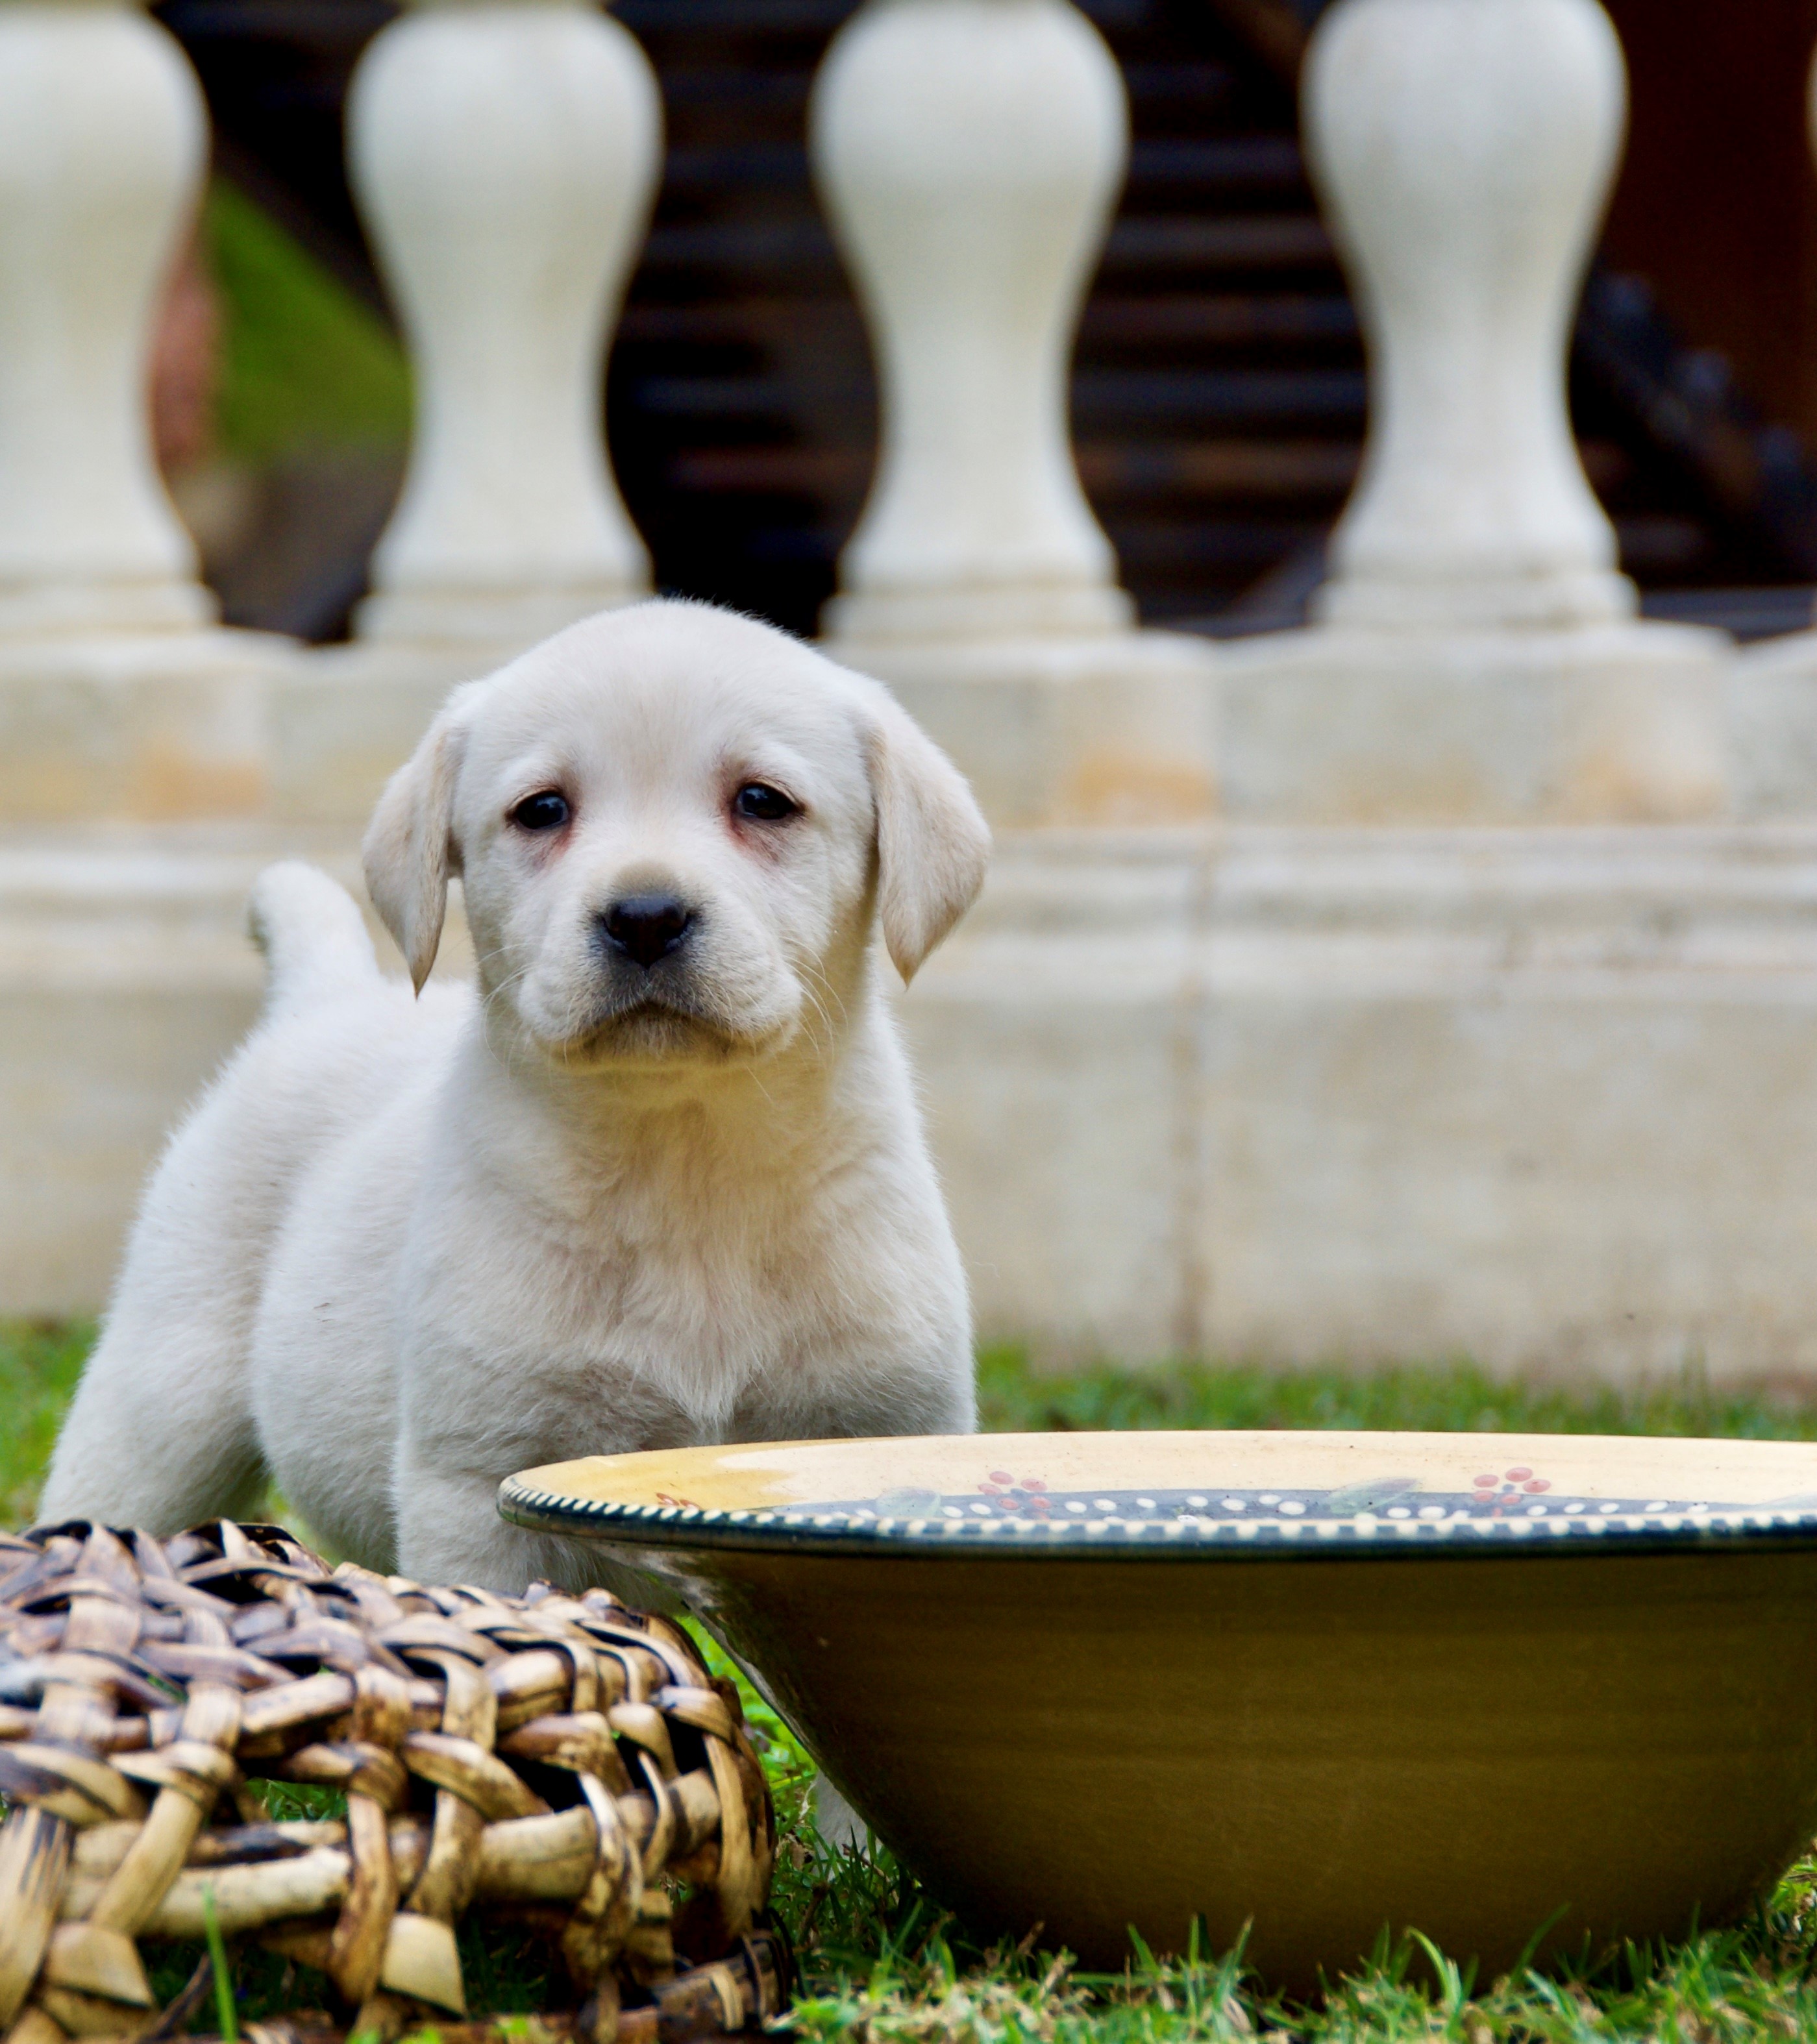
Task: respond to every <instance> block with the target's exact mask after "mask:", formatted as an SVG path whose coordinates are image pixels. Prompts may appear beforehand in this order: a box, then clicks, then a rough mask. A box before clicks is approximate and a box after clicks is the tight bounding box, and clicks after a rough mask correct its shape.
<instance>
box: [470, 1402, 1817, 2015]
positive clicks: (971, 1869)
mask: <svg viewBox="0 0 1817 2044" xmlns="http://www.w3.org/2000/svg"><path fill="white" fill-rule="evenodd" d="M500 1508H501V1511H502V1512H504V1513H505V1516H506V1517H507V1518H509V1519H510V1520H514V1521H516V1522H517V1523H518V1524H520V1525H524V1526H528V1527H537V1528H540V1529H542V1530H544V1531H554V1532H559V1533H566V1534H571V1535H575V1536H577V1537H578V1538H581V1539H586V1540H589V1541H592V1542H595V1543H598V1544H599V1545H600V1546H602V1547H603V1548H604V1549H605V1550H607V1552H608V1553H609V1554H610V1555H611V1556H612V1557H613V1558H614V1559H615V1560H617V1561H618V1562H623V1563H628V1564H630V1565H631V1566H635V1567H637V1568H640V1569H647V1570H651V1571H654V1572H655V1573H658V1574H659V1575H661V1576H663V1577H666V1579H668V1581H670V1582H671V1583H672V1584H673V1585H674V1587H675V1588H676V1589H678V1592H679V1593H680V1594H681V1596H682V1597H683V1598H684V1599H685V1600H686V1602H687V1603H688V1604H690V1606H691V1607H692V1608H693V1609H694V1610H696V1611H697V1612H698V1613H699V1614H700V1616H701V1618H702V1619H704V1620H705V1623H707V1624H708V1625H709V1627H711V1629H712V1630H713V1631H714V1632H716V1634H718V1635H719V1636H720V1638H721V1639H723V1640H724V1642H725V1643H726V1644H727V1646H728V1647H729V1648H730V1649H731V1650H732V1652H733V1653H734V1654H736V1655H737V1656H738V1657H739V1658H740V1659H741V1660H743V1661H744V1662H747V1664H748V1665H749V1666H751V1667H752V1668H754V1669H756V1670H758V1671H759V1673H761V1675H762V1676H763V1679H764V1681H765V1682H766V1685H768V1687H769V1689H770V1690H771V1692H773V1693H774V1696H775V1697H776V1699H777V1700H778V1703H779V1704H780V1705H781V1707H782V1709H783V1711H784V1712H785V1713H786V1715H788V1716H789V1719H791V1720H792V1721H793V1723H795V1724H796V1725H797V1726H798V1727H799V1728H800V1730H801V1733H802V1735H804V1737H805V1739H806V1740H807V1742H809V1745H810V1746H812V1750H813V1751H814V1753H815V1754H816V1758H818V1759H819V1760H820V1762H821V1764H822V1765H824V1768H825V1769H826V1771H827V1773H828V1774H829V1775H830V1776H831V1777H832V1779H833V1780H834V1781H836V1783H837V1784H838V1785H839V1787H840V1788H842V1789H843V1790H844V1792H845V1793H846V1794H847V1796H849V1797H850V1798H851V1801H852V1802H853V1804H855V1806H856V1807H857V1808H858V1809H859V1811H860V1812H862V1815H864V1816H865V1817H866V1819H868V1820H869V1821H870V1823H871V1824H872V1825H873V1826H874V1828H875V1830H876V1831H877V1832H878V1835H880V1836H881V1837H882V1838H884V1839H885V1841H886V1842H888V1843H889V1845H890V1846H892V1847H893V1849H894V1850H896V1851H897V1853H898V1854H900V1855H901V1857H902V1858H903V1859H904V1860H905V1861H907V1862H908V1864H909V1865H910V1866H912V1868H914V1869H915V1870H916V1872H917V1873H919V1874H920V1876H921V1877H922V1878H923V1879H924V1881H926V1882H927V1883H928V1885H929V1886H930V1888H932V1890H933V1892H935V1894H936V1895H937V1896H940V1897H941V1898H942V1899H943V1900H947V1901H949V1902H951V1904H954V1905H955V1907H957V1908H958V1909H959V1910H960V1911H962V1913H963V1915H965V1916H966V1919H967V1920H968V1921H970V1922H971V1923H974V1924H976V1925H977V1926H978V1927H981V1928H983V1929H987V1930H993V1931H1008V1932H1011V1933H1013V1934H1020V1933H1022V1932H1024V1931H1027V1930H1028V1929H1029V1928H1030V1927H1031V1926H1032V1925H1034V1924H1035V1923H1042V1924H1043V1925H1044V1926H1045V1930H1044V1932H1043V1936H1044V1938H1045V1940H1046V1941H1047V1942H1050V1943H1054V1944H1060V1943H1063V1944H1065V1945H1067V1946H1070V1947H1071V1948H1072V1949H1073V1950H1074V1951H1076V1952H1077V1953H1078V1954H1080V1956H1081V1958H1083V1959H1084V1960H1085V1961H1086V1962H1087V1963H1089V1964H1097V1965H1120V1963H1121V1961H1122V1958H1123V1957H1124V1952H1125V1950H1126V1945H1125V1935H1126V1930H1127V1927H1128V1926H1129V1925H1131V1924H1134V1925H1135V1927H1137V1928H1138V1929H1139V1931H1141V1933H1142V1934H1143V1936H1144V1937H1145V1938H1147V1939H1148V1940H1149V1942H1151V1944H1152V1945H1154V1946H1156V1947H1157V1948H1159V1949H1162V1950H1177V1949H1179V1948H1180V1947H1181V1946H1182V1944H1183V1943H1184V1942H1185V1938H1186V1936H1187V1932H1188V1926H1189V1923H1190V1922H1191V1920H1192V1919H1193V1917H1195V1916H1198V1915H1202V1916H1203V1917H1204V1919H1205V1920H1206V1924H1207V1927H1208V1931H1209V1933H1210V1936H1211V1938H1212V1942H1213V1943H1214V1944H1215V1945H1216V1946H1220V1947H1221V1946H1227V1945H1228V1944H1230V1943H1231V1942H1234V1941H1235V1938H1237V1936H1238V1935H1239V1933H1240V1932H1241V1931H1242V1930H1243V1926H1244V1924H1245V1923H1246V1922H1249V1921H1251V1920H1253V1926H1254V1927H1253V1931H1252V1932H1251V1934H1250V1946H1249V1950H1250V1954H1251V1956H1252V1958H1253V1959H1254V1961H1255V1963H1256V1964H1257V1965H1258V1966H1259V1967H1260V1968H1261V1969H1262V1971H1263V1973H1265V1974H1266V1975H1267V1976H1268V1977H1270V1978H1271V1979H1272V1980H1273V1981H1276V1982H1277V1983H1279V1984H1283V1985H1285V1986H1289V1987H1300V1988H1304V1987H1308V1986H1310V1985H1312V1984H1314V1982H1315V1981H1316V1974H1317V1971H1318V1969H1320V1967H1323V1968H1325V1969H1327V1970H1331V1969H1336V1968H1338V1967H1340V1966H1343V1965H1347V1964H1349V1963H1350V1961H1353V1960H1354V1959H1355V1958H1358V1955H1359V1954H1362V1953H1363V1952H1365V1951H1366V1950H1367V1949H1368V1947H1369V1945H1370V1944H1371V1942H1373V1939H1374V1938H1375V1936H1376V1934H1377V1931H1379V1930H1380V1929H1381V1927H1383V1926H1384V1925H1387V1926H1389V1927H1391V1928H1393V1929H1395V1930H1399V1929H1400V1928H1402V1927H1406V1926H1413V1927H1418V1928H1419V1929H1420V1930H1422V1931H1425V1932H1426V1933H1427V1934H1428V1935H1429V1936H1431V1937H1432V1938H1435V1939H1436V1940H1437V1941H1438V1942H1439V1944H1440V1945H1441V1946H1442V1947H1443V1948H1444V1949H1446V1950H1448V1951H1450V1952H1451V1953H1452V1954H1455V1955H1457V1956H1458V1957H1459V1958H1464V1957H1468V1956H1471V1955H1474V1956H1475V1957H1476V1958H1477V1959H1478V1960H1479V1961H1481V1965H1482V1967H1483V1968H1484V1969H1485V1977H1488V1976H1489V1974H1492V1973H1494V1972H1495V1971H1496V1970H1497V1969H1501V1968H1504V1967H1506V1966H1507V1965H1509V1964H1510V1963H1511V1962H1512V1961H1514V1960H1515V1958H1516V1957H1517V1956H1518V1955H1519V1953H1520V1952H1521V1950H1523V1947H1525V1946H1527V1943H1528V1941H1529V1939H1530V1938H1533V1937H1534V1936H1535V1934H1536V1933H1538V1932H1539V1931H1541V1928H1542V1926H1545V1925H1546V1923H1548V1920H1549V1919H1550V1922H1551V1927H1550V1931H1549V1932H1548V1934H1547V1935H1546V1938H1545V1941H1544V1943H1545V1946H1547V1947H1557V1946H1562V1945H1575V1944H1577V1942H1579V1941H1580V1940H1581V1938H1583V1936H1584V1934H1585V1933H1586V1932H1588V1933H1589V1934H1591V1935H1592V1937H1593V1938H1596V1940H1599V1941H1600V1940H1601V1939H1604V1938H1611V1937H1614V1936H1617V1935H1621V1934H1627V1935H1629V1936H1634V1937H1646V1936H1652V1935H1656V1934H1666V1935H1675V1934H1683V1933H1684V1932H1685V1931H1688V1929H1689V1928H1690V1927H1691V1926H1692V1923H1693V1921H1697V1922H1701V1923H1711V1922H1715V1921H1718V1920H1719V1919H1723V1918H1725V1917H1728V1916H1731V1915H1734V1913H1735V1912H1736V1911H1739V1910H1741V1909H1742V1908H1744V1907H1745V1906H1746V1904H1747V1903H1748V1902H1749V1900H1750V1899H1751V1898H1752V1897H1753V1896H1755V1895H1756V1894H1757V1893H1758V1892H1759V1891H1760V1890H1761V1888H1762V1887H1763V1886H1764V1885H1765V1884H1766V1883H1768V1882H1769V1881H1771V1880H1772V1879H1773V1877H1775V1876H1776V1875H1777V1874H1778V1873H1780V1872H1781V1870H1782V1869H1784V1867H1785V1866H1786V1865H1788V1863H1789V1862H1790V1861H1792V1859H1793V1858H1795V1857H1796V1855H1797V1854H1798V1853H1799V1852H1800V1850H1802V1849H1803V1847H1804V1845H1805V1844H1806V1843H1807V1841H1808V1840H1810V1839H1811V1838H1812V1837H1813V1835H1817V1447H1807V1446H1804V1445H1802V1444H1786V1443H1775V1442H1738V1441H1687V1440H1637V1439H1596V1438H1588V1437H1583V1436H1556V1435H1546V1436H1526V1437H1521V1436H1513V1435H1442V1434H1299V1433H1265V1434H1242V1433H1200V1434H1189V1433H1153V1434H1036V1435H979V1436H975V1437H960V1438H955V1439H908V1440H886V1441H821V1442H796V1443H763V1444H758V1445H749V1446H742V1447H710V1448H692V1449H686V1450H678V1451H674V1452H669V1453H663V1454H641V1455H622V1456H615V1457H610V1458H594V1459H592V1460H588V1461H582V1462H565V1463H563V1464H560V1465H559V1466H555V1467H551V1468H547V1469H540V1470H529V1471H527V1472H526V1473H524V1474H522V1475H521V1476H517V1477H513V1478H511V1479H510V1480H509V1481H508V1482H507V1483H506V1484H505V1485H504V1486H503V1488H502V1489H501V1493H500Z"/></svg>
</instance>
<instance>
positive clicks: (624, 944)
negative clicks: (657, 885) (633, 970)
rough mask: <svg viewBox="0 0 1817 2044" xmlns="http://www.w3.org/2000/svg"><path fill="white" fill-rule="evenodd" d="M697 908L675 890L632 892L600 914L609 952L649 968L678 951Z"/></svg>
mask: <svg viewBox="0 0 1817 2044" xmlns="http://www.w3.org/2000/svg"><path fill="white" fill-rule="evenodd" d="M694 920H695V919H694V912H693V909H690V908H689V906H688V905H687V904H686V902H685V901H678V899H677V898H676V897H674V895H673V894H628V895H626V896H625V897H624V899H623V900H622V901H614V902H613V905H611V907H610V908H609V909H606V910H605V912H604V913H602V914H601V916H600V918H599V934H600V937H601V942H602V943H603V944H604V947H605V951H606V952H607V955H609V956H612V957H617V958H624V959H629V960H630V961H631V962H632V964H633V965H637V966H642V967H643V969H644V970H645V971H648V970H649V969H650V968H651V966H653V965H655V964H657V963H658V962H659V961H660V960H662V959H666V958H667V957H669V956H670V954H671V953H673V952H675V951H679V950H680V949H681V947H682V945H683V944H685V943H686V942H687V940H688V939H689V937H690V935H691V934H692V933H693V928H694Z"/></svg>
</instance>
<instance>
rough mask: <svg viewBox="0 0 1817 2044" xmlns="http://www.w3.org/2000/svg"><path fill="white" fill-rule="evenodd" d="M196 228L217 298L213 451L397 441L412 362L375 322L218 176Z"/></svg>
mask: <svg viewBox="0 0 1817 2044" xmlns="http://www.w3.org/2000/svg"><path fill="white" fill-rule="evenodd" d="M202 230H203V237H204V241H205V244H206V248H207V251H208V258H209V267H210V269H211V270H212V271H213V275H214V280H215V284H216V287H217V290H218V291H219V293H220V296H221V313H222V324H223V332H222V336H221V342H222V346H221V357H222V359H221V388H220V392H219V395H218V398H217V419H216V425H217V434H218V437H219V440H220V443H221V450H222V451H223V452H224V453H225V454H227V455H231V456H232V457H234V458H235V459H239V460H242V461H245V462H248V463H252V465H254V466H255V467H256V466H258V465H259V464H261V463H265V462H268V461H271V460H273V459H279V458H280V457H282V456H284V455H291V454H294V453H297V452H298V451H304V450H308V449H313V448H315V449H319V448H333V449H344V448H365V447H383V448H394V447H398V446H401V444H403V442H404V440H405V439H406V438H407V436H408V435H409V429H410V374H409V365H408V363H406V361H405V356H404V353H403V351H402V349H401V348H400V347H399V346H398V342H397V340H396V338H395V337H394V335H393V334H392V333H391V332H390V329H389V328H387V327H386V325H385V322H384V321H382V319H380V318H379V317H378V316H377V314H375V313H373V312H372V311H371V310H370V309H368V308H367V306H366V305H363V304H361V303H360V302H359V300H358V299H357V298H355V297H354V296H353V295H352V294H351V292H349V291H348V290H347V289H346V288H345V287H344V286H343V285H341V284H340V282H337V281H336V279H335V278H334V277H332V275H330V274H329V273H328V271H327V270H325V269H324V268H323V267H322V266H321V263H318V262H317V261H316V259H315V258H314V257H313V256H312V255H310V254H309V252H308V251H307V250H306V249H305V248H303V247H302V244H300V243H298V241H296V240H294V239H293V238H292V236H290V235H289V234H288V233H286V232H285V230H284V229H282V227H280V226H279V225H278V223H277V222H276V221H275V220H273V219H272V217H271V215H270V214H269V213H266V212H264V211H263V209H261V208H260V207H259V206H255V204H254V203H253V202H252V200H251V199H249V198H247V197H246V196H245V195H244V193H242V192H240V191H239V190H236V187H235V186H232V185H231V184H229V183H226V182H225V179H219V178H217V179H216V180H215V181H214V183H213V185H212V186H211V187H210V188H209V194H208V203H207V206H206V210H205V212H204V214H203V219H202Z"/></svg>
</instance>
